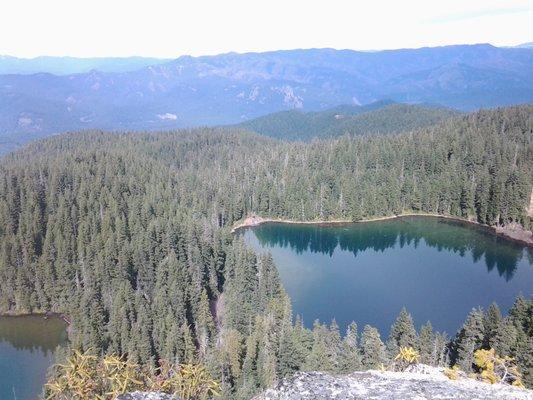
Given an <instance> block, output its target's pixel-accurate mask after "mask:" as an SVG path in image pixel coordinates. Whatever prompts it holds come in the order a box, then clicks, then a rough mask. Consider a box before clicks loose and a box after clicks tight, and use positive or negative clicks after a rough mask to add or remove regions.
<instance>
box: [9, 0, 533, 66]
mask: <svg viewBox="0 0 533 400" xmlns="http://www.w3.org/2000/svg"><path fill="white" fill-rule="evenodd" d="M1 1H2V5H1V7H0V54H9V55H14V56H19V57H34V56H38V55H53V56H61V55H69V56H81V57H87V56H129V55H143V56H158V57H177V56H179V55H183V54H192V55H201V54H216V53H223V52H228V51H237V52H245V51H264V50H276V49H293V48H310V47H333V48H337V49H341V48H349V49H357V50H374V49H393V48H403V47H422V46H438V45H446V44H457V43H487V42H488V43H492V44H495V45H516V44H519V43H522V42H528V41H533V0H525V1H524V0H504V1H495V0H439V1H436V0H433V1H432V0H389V1H384V0H366V1H355V0H352V1H348V0H346V1H345V0H326V1H314V0H302V1H300V0H263V1H254V0H216V1H208V0H187V1H179V0H174V1H166V0H150V1H137V0H85V1H78V0H1Z"/></svg>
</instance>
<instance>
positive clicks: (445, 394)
mask: <svg viewBox="0 0 533 400" xmlns="http://www.w3.org/2000/svg"><path fill="white" fill-rule="evenodd" d="M425 399H428V400H429V399H431V400H437V399H438V400H474V399H475V400H533V391H532V390H526V389H519V388H515V387H513V386H509V385H503V384H495V385H490V384H488V383H484V382H480V381H477V380H474V379H470V378H462V379H458V380H450V379H448V378H447V377H446V376H445V375H444V374H443V370H442V369H439V368H434V367H429V366H427V365H423V364H418V365H416V366H414V367H411V368H410V369H408V370H406V371H404V372H389V371H386V372H381V371H365V372H355V373H352V374H350V375H343V376H333V375H329V374H326V373H322V372H300V373H297V374H295V375H294V376H292V377H290V378H287V379H284V380H282V381H280V382H279V383H278V384H277V385H275V386H274V387H273V388H271V389H268V390H266V391H265V392H263V393H261V394H259V395H257V396H255V397H254V398H253V400H425ZM118 400H179V399H178V398H177V397H172V396H170V395H167V394H162V393H141V392H135V393H131V394H127V395H123V396H120V397H119V398H118Z"/></svg>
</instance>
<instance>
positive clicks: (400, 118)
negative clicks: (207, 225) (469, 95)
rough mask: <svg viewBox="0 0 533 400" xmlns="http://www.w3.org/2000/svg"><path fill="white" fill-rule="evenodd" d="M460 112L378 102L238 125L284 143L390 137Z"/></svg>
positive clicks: (280, 115) (293, 113) (283, 114)
mask: <svg viewBox="0 0 533 400" xmlns="http://www.w3.org/2000/svg"><path fill="white" fill-rule="evenodd" d="M458 115H460V112H458V111H455V110H452V109H449V108H444V107H436V106H427V105H408V104H395V103H394V102H391V101H380V102H375V103H371V104H368V105H366V106H351V105H345V106H339V107H335V108H331V109H329V110H325V111H311V112H307V113H305V112H302V111H300V110H291V111H281V112H278V113H274V114H269V115H265V116H263V117H259V118H256V119H253V120H250V121H247V122H244V123H242V124H240V125H239V126H240V127H242V128H245V129H249V130H251V131H253V132H257V133H260V134H262V135H266V136H270V137H274V138H278V139H285V140H311V139H313V138H317V137H318V138H328V137H335V136H341V135H344V134H347V135H369V134H390V133H399V132H404V131H410V130H414V129H417V128H423V127H426V126H430V125H434V124H436V123H437V122H441V121H443V120H445V119H447V118H451V117H454V116H458Z"/></svg>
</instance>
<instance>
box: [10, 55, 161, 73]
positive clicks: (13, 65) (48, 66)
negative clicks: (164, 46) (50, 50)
mask: <svg viewBox="0 0 533 400" xmlns="http://www.w3.org/2000/svg"><path fill="white" fill-rule="evenodd" d="M166 61H170V60H166V59H161V58H147V57H95V58H76V57H35V58H17V57H11V56H0V74H1V75H4V74H24V75H27V74H36V73H39V72H44V73H49V74H54V75H68V74H80V73H83V72H89V71H91V70H98V71H101V72H127V71H135V70H137V69H141V68H144V67H147V66H149V65H154V64H160V63H162V62H166Z"/></svg>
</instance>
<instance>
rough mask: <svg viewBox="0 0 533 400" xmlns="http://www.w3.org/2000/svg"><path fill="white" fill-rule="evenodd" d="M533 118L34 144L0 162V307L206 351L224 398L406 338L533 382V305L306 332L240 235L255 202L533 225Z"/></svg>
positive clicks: (136, 347) (432, 358)
mask: <svg viewBox="0 0 533 400" xmlns="http://www.w3.org/2000/svg"><path fill="white" fill-rule="evenodd" d="M531 115H533V108H532V107H531V106H523V107H514V108H508V109H501V110H496V111H482V112H478V113H475V114H472V115H469V116H466V117H461V118H459V119H456V120H450V121H448V122H445V123H443V124H441V125H438V126H435V127H432V128H427V129H423V130H420V131H417V132H412V133H406V134H401V135H396V136H387V137H382V136H375V137H358V138H352V137H348V136H346V137H342V138H339V139H334V140H327V141H314V142H312V143H309V144H303V143H284V142H279V141H275V140H271V139H267V138H262V137H259V136H256V135H252V134H248V133H245V132H231V131H226V130H221V129H214V130H213V129H199V130H194V131H180V132H174V133H161V134H106V133H101V132H88V133H83V134H68V135H62V136H58V137H54V138H50V139H48V140H45V141H42V142H37V143H34V144H32V145H30V146H28V147H27V148H26V149H24V150H22V151H20V152H17V153H14V154H12V155H8V156H6V157H5V158H4V159H3V160H2V161H1V162H0V282H1V285H0V312H38V311H56V312H61V313H65V314H67V315H69V316H70V318H71V320H72V324H71V327H70V331H69V332H70V339H71V343H72V346H74V347H81V348H85V349H87V348H92V349H95V350H97V351H99V352H101V353H106V352H113V353H122V354H127V355H128V356H129V357H131V358H132V359H134V360H135V361H137V362H140V363H142V364H155V363H157V360H158V359H159V358H165V359H168V360H173V361H177V362H188V361H195V362H197V361H200V362H202V363H204V364H205V365H207V366H208V368H209V370H210V371H211V372H212V373H213V375H214V376H216V377H217V378H218V379H219V380H220V381H221V382H222V385H223V388H224V391H225V393H226V397H236V398H243V399H244V398H249V397H250V394H251V393H253V392H255V391H257V390H258V388H261V387H264V386H267V385H269V384H271V383H272V382H273V381H274V380H275V379H277V378H279V377H281V376H285V375H287V374H290V373H292V372H294V371H296V370H301V369H305V370H317V369H319V370H326V371H333V372H345V371H351V370H356V369H361V368H375V367H377V366H379V365H380V364H381V363H385V362H387V360H390V358H391V355H392V354H393V353H394V352H395V351H396V349H397V348H398V347H399V346H404V345H412V346H415V347H417V348H419V349H420V352H421V354H422V357H423V359H424V360H425V362H427V363H430V364H434V365H445V364H449V363H450V362H451V363H455V362H456V363H458V364H460V365H462V366H463V367H464V368H465V369H468V367H469V366H470V368H471V365H472V362H471V361H472V360H471V357H472V349H473V348H474V349H475V348H478V347H487V346H491V347H495V348H496V349H497V350H498V351H501V352H502V353H504V354H502V355H514V356H516V357H517V359H518V360H519V363H520V366H521V368H522V370H523V373H525V374H526V381H527V382H528V383H529V384H531V362H532V361H531V354H532V340H531V337H532V331H531V330H532V329H533V328H532V321H531V315H532V310H533V308H532V307H533V306H532V303H531V301H529V300H524V299H519V300H517V304H516V305H515V307H513V309H512V310H511V311H510V313H509V316H508V317H506V318H503V317H501V318H498V317H497V316H496V315H497V314H498V313H497V312H496V311H495V310H493V309H491V310H489V311H488V313H489V314H487V315H486V316H485V315H484V314H483V313H480V312H477V311H475V312H473V314H471V315H470V316H469V317H468V319H467V322H466V323H465V327H464V328H463V329H462V330H461V332H459V334H458V336H457V338H456V339H454V340H453V341H451V342H450V341H449V340H448V339H447V338H446V337H444V336H442V335H439V334H436V333H434V332H433V330H432V329H431V326H430V325H425V326H424V327H422V328H421V329H420V331H419V332H417V331H416V329H414V327H413V326H412V320H411V319H410V317H409V315H408V314H407V312H402V314H401V315H400V317H399V320H398V322H397V323H396V324H395V326H393V327H392V329H391V337H390V338H389V340H388V341H386V343H385V344H384V343H383V341H382V339H381V337H380V334H379V332H378V331H377V330H376V329H375V328H372V327H369V326H367V327H364V328H363V329H362V330H359V331H358V328H357V326H356V325H355V324H353V325H351V326H350V329H349V330H348V332H346V334H345V335H342V334H341V333H340V332H339V329H338V327H337V326H336V324H335V322H332V324H331V325H329V326H325V325H323V324H321V323H319V322H317V323H315V326H314V328H313V329H312V330H308V329H306V328H304V326H303V324H302V321H300V320H298V319H296V321H293V316H292V312H291V307H290V300H289V299H288V297H287V295H286V294H285V292H284V290H283V287H282V285H281V283H280V280H279V278H278V276H277V270H276V267H275V265H274V264H273V262H272V259H271V258H270V257H268V256H264V257H258V256H257V255H256V254H254V253H253V252H252V251H251V250H249V249H247V248H246V247H245V246H244V245H243V243H242V242H241V241H240V240H238V239H235V238H234V237H233V236H232V235H231V234H230V232H229V228H230V227H231V225H232V224H233V223H234V222H235V221H238V220H240V219H242V218H243V217H245V216H247V215H249V214H250V213H257V214H259V215H263V216H270V217H285V218H293V219H304V220H307V219H333V218H343V219H353V220H358V219H361V218H365V217H372V216H381V215H390V214H394V213H401V212H404V211H413V210H414V211H423V212H428V213H438V214H450V215H456V216H463V217H468V218H473V219H476V220H478V221H479V222H483V223H487V224H490V225H494V224H507V223H510V222H516V223H519V224H521V225H523V226H525V227H529V226H530V220H529V218H528V217H527V215H526V211H525V208H526V204H527V202H528V200H529V195H530V191H531V181H532V180H531V171H532V170H533V168H532V167H533V165H532V164H533V144H532V138H533V135H532V130H533V119H532V118H531ZM356 317H357V316H354V318H355V319H356ZM504 339H505V340H504ZM528 371H529V372H528Z"/></svg>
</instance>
